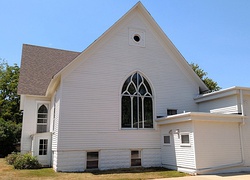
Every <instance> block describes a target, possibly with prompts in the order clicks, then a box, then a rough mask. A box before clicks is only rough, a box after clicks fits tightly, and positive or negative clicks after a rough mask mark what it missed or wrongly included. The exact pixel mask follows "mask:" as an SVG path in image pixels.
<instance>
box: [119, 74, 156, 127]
mask: <svg viewBox="0 0 250 180" xmlns="http://www.w3.org/2000/svg"><path fill="white" fill-rule="evenodd" d="M136 73H138V74H139V75H140V76H141V77H142V78H143V79H145V81H147V83H148V85H149V87H150V90H151V94H150V93H149V92H147V93H146V94H150V95H149V96H145V95H143V96H141V95H130V94H124V92H122V93H121V96H120V110H121V109H122V98H123V97H124V96H127V97H130V98H142V127H139V122H138V125H137V127H134V126H133V124H134V122H133V106H132V103H133V102H132V100H131V127H122V110H121V111H120V127H119V129H121V130H139V129H140V130H142V129H144V130H152V129H156V126H155V121H154V120H155V100H154V89H153V87H152V83H151V82H150V81H149V79H148V78H147V77H146V76H145V75H144V74H143V73H141V72H140V71H133V72H132V73H130V75H129V76H128V77H126V79H125V80H124V81H123V83H122V86H121V89H122V88H123V86H124V83H125V81H126V80H127V79H128V78H129V77H130V76H134V74H136ZM143 84H144V85H145V83H144V82H143ZM145 86H146V85H145ZM139 87H140V86H138V87H137V88H139ZM137 88H136V90H138V89H137ZM145 98H151V100H152V111H153V122H152V123H153V124H152V125H153V127H151V128H145V119H144V114H145V108H144V100H145ZM137 105H138V103H137ZM137 108H139V107H137ZM137 120H139V113H138V118H137Z"/></svg>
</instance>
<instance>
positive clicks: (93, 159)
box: [87, 152, 99, 169]
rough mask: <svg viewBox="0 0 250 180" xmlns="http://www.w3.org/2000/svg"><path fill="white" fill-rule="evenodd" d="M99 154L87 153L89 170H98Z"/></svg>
mask: <svg viewBox="0 0 250 180" xmlns="http://www.w3.org/2000/svg"><path fill="white" fill-rule="evenodd" d="M98 159H99V153H98V152H87V169H97V168H98Z"/></svg>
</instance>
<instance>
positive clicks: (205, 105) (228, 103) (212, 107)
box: [199, 95, 241, 114]
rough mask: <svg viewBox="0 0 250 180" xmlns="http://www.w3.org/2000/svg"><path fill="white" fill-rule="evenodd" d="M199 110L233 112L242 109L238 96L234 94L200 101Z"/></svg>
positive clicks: (222, 112) (238, 111)
mask: <svg viewBox="0 0 250 180" xmlns="http://www.w3.org/2000/svg"><path fill="white" fill-rule="evenodd" d="M199 112H211V113H221V114H233V113H240V112H241V111H240V106H239V101H238V98H237V96H236V95H232V96H226V97H223V98H219V99H214V100H210V101H205V102H201V103H199Z"/></svg>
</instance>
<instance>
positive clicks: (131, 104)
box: [121, 72, 153, 129]
mask: <svg viewBox="0 0 250 180" xmlns="http://www.w3.org/2000/svg"><path fill="white" fill-rule="evenodd" d="M121 98H122V99H121V108H122V109H121V110H122V124H121V127H122V128H136V129H140V128H153V95H152V90H151V87H150V85H149V83H148V81H147V80H146V79H145V78H144V77H143V76H142V75H141V74H140V73H138V72H136V73H134V74H133V75H131V76H129V77H128V78H127V79H126V81H125V82H124V84H123V87H122V92H121Z"/></svg>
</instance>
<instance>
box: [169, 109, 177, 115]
mask: <svg viewBox="0 0 250 180" xmlns="http://www.w3.org/2000/svg"><path fill="white" fill-rule="evenodd" d="M175 114H177V109H167V115H168V116H171V115H175Z"/></svg>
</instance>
